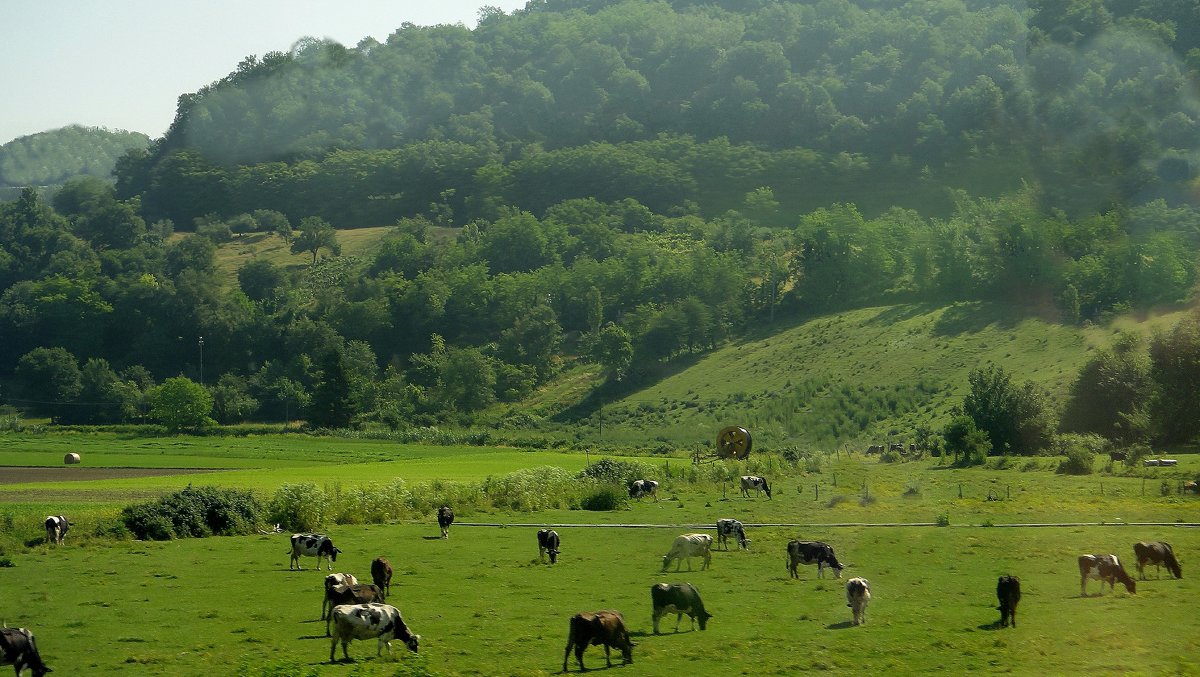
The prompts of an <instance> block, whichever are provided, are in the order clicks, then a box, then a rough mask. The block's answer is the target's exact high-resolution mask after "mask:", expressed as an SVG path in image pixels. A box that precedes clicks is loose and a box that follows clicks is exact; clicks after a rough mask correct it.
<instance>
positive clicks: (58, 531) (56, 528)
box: [46, 515, 71, 545]
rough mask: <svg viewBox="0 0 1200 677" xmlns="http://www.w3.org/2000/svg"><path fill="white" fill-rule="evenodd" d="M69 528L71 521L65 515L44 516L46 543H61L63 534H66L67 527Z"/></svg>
mask: <svg viewBox="0 0 1200 677" xmlns="http://www.w3.org/2000/svg"><path fill="white" fill-rule="evenodd" d="M70 528H71V523H70V522H68V521H67V518H66V517H64V516H62V515H50V516H49V517H47V518H46V544H47V545H49V544H51V543H53V544H54V545H62V542H63V536H66V535H67V529H70Z"/></svg>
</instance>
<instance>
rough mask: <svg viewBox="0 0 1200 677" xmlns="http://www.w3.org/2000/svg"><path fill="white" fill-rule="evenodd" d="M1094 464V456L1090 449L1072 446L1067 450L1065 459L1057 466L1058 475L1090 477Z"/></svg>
mask: <svg viewBox="0 0 1200 677" xmlns="http://www.w3.org/2000/svg"><path fill="white" fill-rule="evenodd" d="M1095 462H1096V454H1095V453H1094V452H1092V450H1091V449H1088V448H1086V447H1082V446H1073V447H1071V448H1070V449H1068V450H1067V457H1066V458H1065V459H1063V460H1062V462H1060V463H1059V464H1058V472H1059V474H1064V475H1090V474H1092V466H1093V465H1094V464H1095Z"/></svg>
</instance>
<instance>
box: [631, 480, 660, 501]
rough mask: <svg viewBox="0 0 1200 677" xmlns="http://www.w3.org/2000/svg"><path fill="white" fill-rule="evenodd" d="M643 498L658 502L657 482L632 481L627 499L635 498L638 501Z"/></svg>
mask: <svg viewBox="0 0 1200 677" xmlns="http://www.w3.org/2000/svg"><path fill="white" fill-rule="evenodd" d="M643 496H650V497H652V498H654V500H655V501H657V500H658V482H655V481H654V480H634V481H633V482H632V483H630V485H629V497H630V498H636V499H638V500H639V501H640V500H642V497H643Z"/></svg>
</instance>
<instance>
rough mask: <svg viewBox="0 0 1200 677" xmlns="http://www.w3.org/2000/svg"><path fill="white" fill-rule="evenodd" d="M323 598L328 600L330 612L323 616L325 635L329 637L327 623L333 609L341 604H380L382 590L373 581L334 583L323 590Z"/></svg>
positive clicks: (331, 620) (382, 599)
mask: <svg viewBox="0 0 1200 677" xmlns="http://www.w3.org/2000/svg"><path fill="white" fill-rule="evenodd" d="M325 599H326V600H327V601H328V602H329V609H330V613H329V615H328V616H326V617H325V636H326V637H329V624H330V623H331V622H333V609H336V608H337V607H339V606H342V605H343V604H351V605H353V604H382V603H383V601H384V595H383V590H382V589H381V588H380V587H379V586H378V585H375V584H374V583H355V584H354V585H335V586H333V587H332V588H330V589H329V590H326V591H325Z"/></svg>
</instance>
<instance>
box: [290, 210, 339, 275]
mask: <svg viewBox="0 0 1200 677" xmlns="http://www.w3.org/2000/svg"><path fill="white" fill-rule="evenodd" d="M321 249H328V250H329V251H330V252H332V253H333V255H334V256H340V255H341V253H342V246H341V245H340V244H338V241H337V231H336V230H334V228H333V226H332V225H330V224H329V222H328V221H326V220H325V219H323V218H321V217H319V216H306V217H304V218H303V219H301V220H300V235H298V236H297V237H296V239H295V241H293V242H292V248H291V252H292V253H293V254H299V253H301V252H308V253H310V254H312V262H313V263H314V264H315V263H316V262H317V252H319V251H320V250H321Z"/></svg>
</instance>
